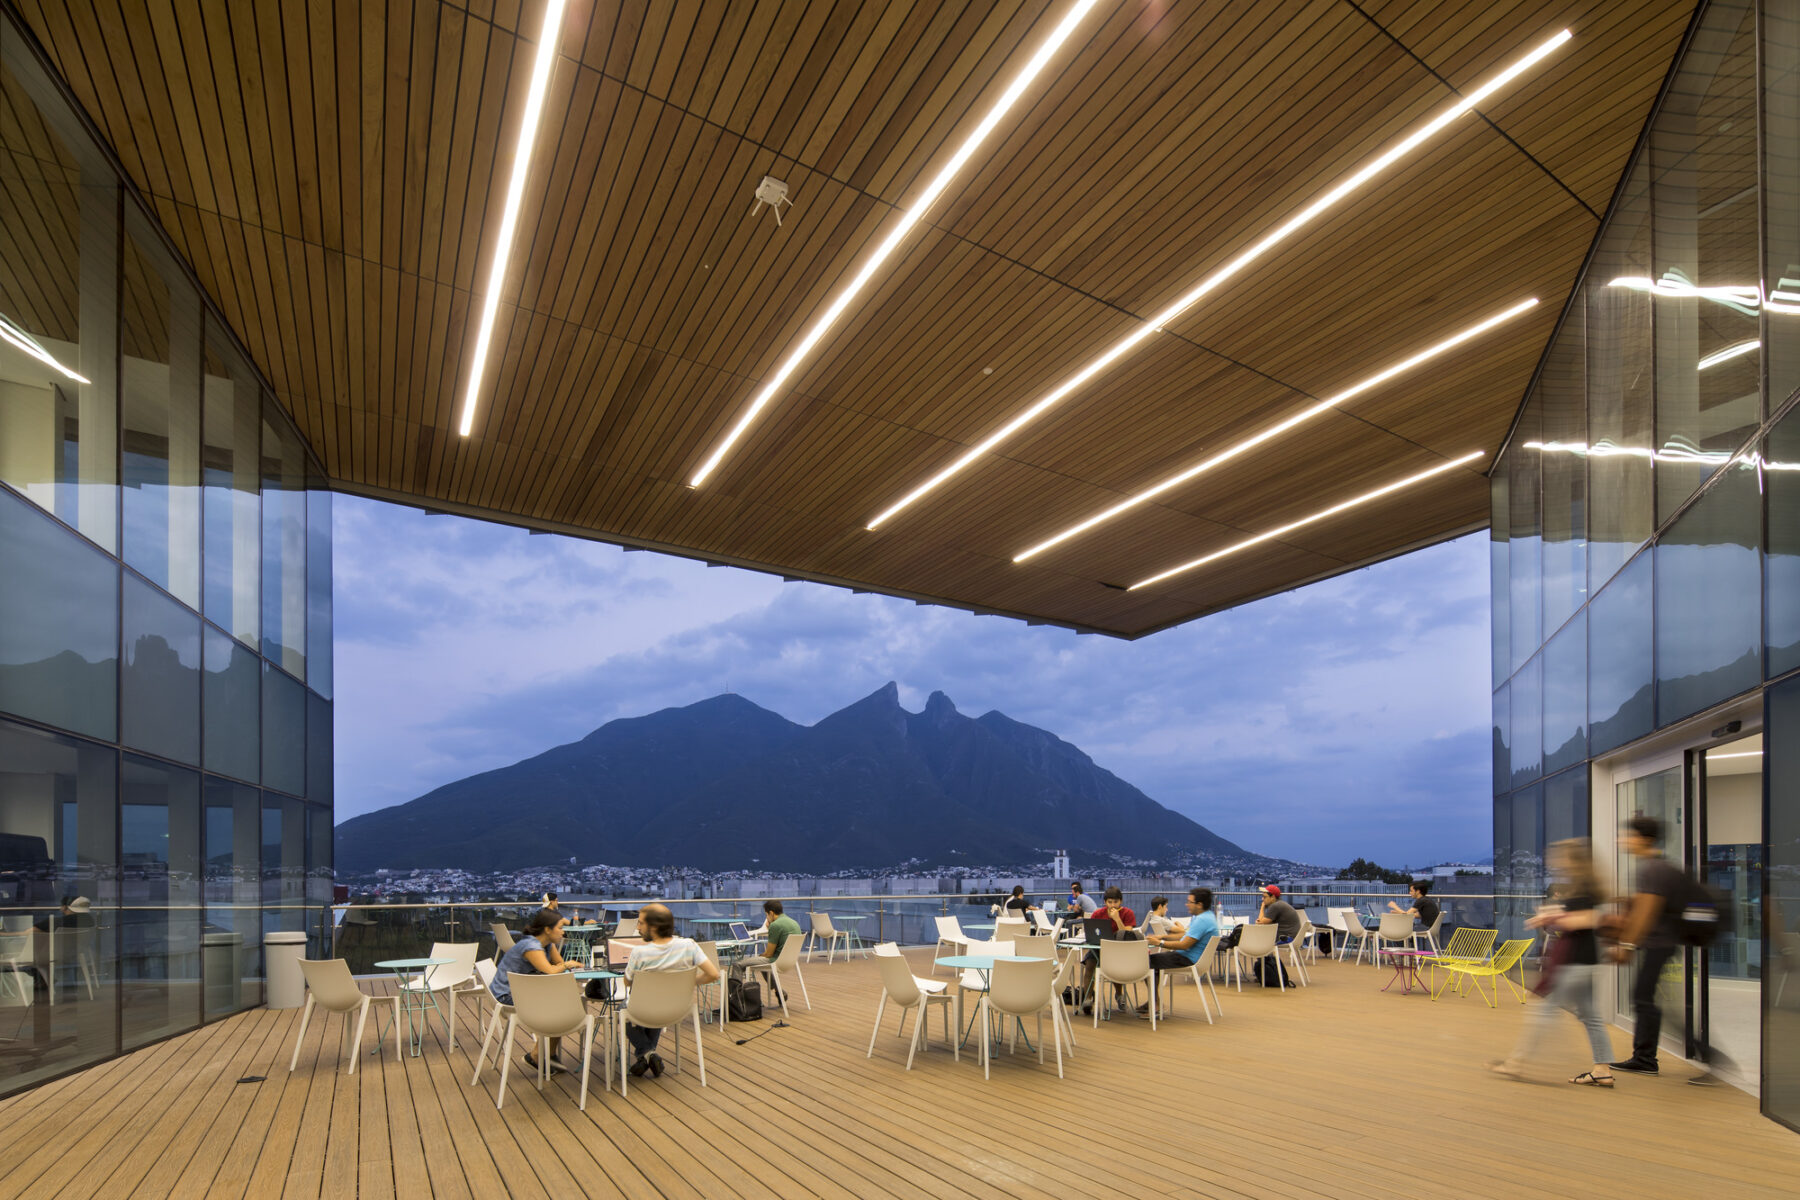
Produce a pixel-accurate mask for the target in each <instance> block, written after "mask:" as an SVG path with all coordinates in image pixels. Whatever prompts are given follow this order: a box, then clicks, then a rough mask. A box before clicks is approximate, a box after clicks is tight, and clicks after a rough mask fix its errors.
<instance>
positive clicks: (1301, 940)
mask: <svg viewBox="0 0 1800 1200" xmlns="http://www.w3.org/2000/svg"><path fill="white" fill-rule="evenodd" d="M1312 936H1313V923H1312V922H1311V921H1309V920H1307V919H1306V918H1305V917H1301V918H1300V932H1299V933H1297V934H1295V935H1294V940H1293V941H1291V942H1289V943H1288V944H1287V945H1286V946H1283V947H1281V948H1282V949H1284V950H1286V951H1287V955H1288V964H1289V965H1290V966H1292V967H1293V968H1294V979H1295V981H1296V982H1297V983H1299V985H1300V986H1301V987H1311V986H1312V978H1311V976H1309V975H1308V974H1307V973H1306V944H1307V943H1308V942H1310V941H1311V940H1312ZM1276 957H1278V958H1279V957H1280V955H1277V956H1276Z"/></svg>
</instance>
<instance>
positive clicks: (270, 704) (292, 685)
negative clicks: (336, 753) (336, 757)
mask: <svg viewBox="0 0 1800 1200" xmlns="http://www.w3.org/2000/svg"><path fill="white" fill-rule="evenodd" d="M262 672H263V695H262V781H263V786H264V787H267V788H275V789H276V790H278V791H283V792H288V793H290V794H291V795H295V796H303V795H305V794H306V689H305V688H303V687H301V686H300V685H299V684H298V683H296V682H294V680H293V678H292V677H291V676H288V675H285V674H283V673H282V672H280V671H277V670H276V669H275V668H274V667H272V666H270V665H269V664H267V663H264V664H263V669H262Z"/></svg>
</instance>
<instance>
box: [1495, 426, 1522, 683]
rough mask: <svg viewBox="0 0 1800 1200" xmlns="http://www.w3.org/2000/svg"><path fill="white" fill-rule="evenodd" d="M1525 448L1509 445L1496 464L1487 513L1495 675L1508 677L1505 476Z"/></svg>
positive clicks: (1509, 641)
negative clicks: (1513, 456) (1515, 455)
mask: <svg viewBox="0 0 1800 1200" xmlns="http://www.w3.org/2000/svg"><path fill="white" fill-rule="evenodd" d="M1522 453H1524V451H1523V450H1522V449H1520V448H1518V447H1517V446H1516V445H1515V446H1514V447H1512V448H1509V449H1508V450H1507V452H1506V454H1505V455H1503V456H1502V457H1501V459H1500V461H1499V463H1497V464H1496V465H1495V468H1494V473H1493V475H1492V477H1491V478H1490V479H1489V498H1488V505H1489V506H1488V512H1489V519H1490V521H1491V524H1490V526H1489V529H1488V537H1489V541H1488V593H1489V595H1490V597H1491V598H1492V604H1493V615H1492V621H1491V623H1490V626H1489V629H1490V632H1491V634H1492V641H1493V647H1494V676H1493V677H1494V678H1495V679H1496V680H1499V679H1505V678H1506V677H1507V676H1508V675H1511V674H1512V611H1511V605H1510V601H1511V599H1512V595H1511V589H1512V583H1511V582H1510V580H1509V579H1508V577H1507V563H1508V547H1509V545H1510V543H1509V540H1508V539H1509V537H1510V534H1509V531H1508V528H1507V523H1508V522H1509V521H1510V520H1511V519H1512V510H1511V507H1510V504H1511V501H1510V500H1509V499H1508V497H1509V495H1510V493H1509V492H1508V490H1507V486H1506V479H1507V473H1508V470H1509V469H1510V468H1509V467H1508V465H1507V460H1508V458H1510V457H1511V456H1512V455H1514V454H1522Z"/></svg>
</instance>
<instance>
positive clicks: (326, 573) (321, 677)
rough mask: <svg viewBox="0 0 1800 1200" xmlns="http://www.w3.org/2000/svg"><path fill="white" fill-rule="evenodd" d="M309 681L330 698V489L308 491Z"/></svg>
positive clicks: (307, 591) (314, 689)
mask: <svg viewBox="0 0 1800 1200" xmlns="http://www.w3.org/2000/svg"><path fill="white" fill-rule="evenodd" d="M306 647H307V652H306V685H307V686H308V687H310V688H311V689H312V690H313V691H315V692H317V693H319V695H321V696H323V697H325V698H326V699H327V700H329V699H331V493H330V492H328V491H325V490H323V489H318V490H315V491H310V492H308V493H307V494H306Z"/></svg>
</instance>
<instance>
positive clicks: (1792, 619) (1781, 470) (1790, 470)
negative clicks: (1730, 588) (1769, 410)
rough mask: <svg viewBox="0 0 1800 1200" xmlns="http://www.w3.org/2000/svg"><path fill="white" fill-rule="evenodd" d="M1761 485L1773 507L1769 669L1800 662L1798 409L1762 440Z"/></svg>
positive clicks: (1767, 578)
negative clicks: (1762, 469) (1764, 463)
mask: <svg viewBox="0 0 1800 1200" xmlns="http://www.w3.org/2000/svg"><path fill="white" fill-rule="evenodd" d="M1763 457H1764V459H1765V460H1766V463H1767V469H1766V470H1765V471H1764V473H1763V491H1764V493H1765V494H1766V496H1767V500H1766V503H1767V505H1768V511H1769V552H1768V557H1767V558H1766V559H1765V565H1764V582H1763V586H1764V588H1765V590H1766V599H1765V601H1764V604H1763V612H1764V613H1765V614H1766V615H1765V617H1764V622H1765V628H1766V629H1767V638H1768V646H1769V668H1768V669H1769V674H1770V675H1771V676H1775V675H1781V674H1784V673H1786V672H1788V671H1791V670H1793V669H1794V668H1795V667H1800V409H1795V410H1793V411H1792V412H1789V413H1788V414H1787V416H1785V417H1783V418H1782V419H1781V420H1780V421H1779V422H1778V423H1777V424H1776V425H1775V427H1774V428H1773V429H1771V430H1770V431H1769V436H1768V439H1767V440H1766V441H1765V442H1764V443H1763Z"/></svg>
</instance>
